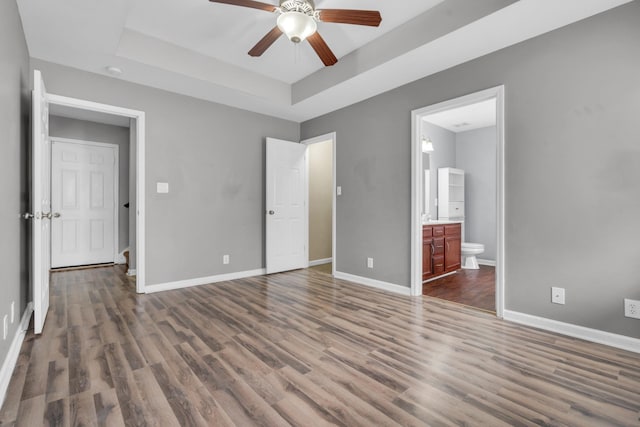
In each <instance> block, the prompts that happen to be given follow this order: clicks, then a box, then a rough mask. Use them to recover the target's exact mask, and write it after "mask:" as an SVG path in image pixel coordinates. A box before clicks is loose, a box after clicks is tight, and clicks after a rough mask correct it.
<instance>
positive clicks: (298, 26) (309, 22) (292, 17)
mask: <svg viewBox="0 0 640 427" xmlns="http://www.w3.org/2000/svg"><path fill="white" fill-rule="evenodd" d="M277 24H278V28H280V31H282V32H283V33H284V34H285V35H286V36H287V37H288V38H289V40H291V41H292V42H294V43H300V42H301V41H304V40H305V39H306V38H307V37H309V36H310V35H312V34H313V33H315V32H316V31H317V29H318V24H317V23H316V20H315V19H314V18H313V16H310V15H307V14H306V13H302V12H297V11H290V12H283V13H282V15H280V16H279V17H278V22H277Z"/></svg>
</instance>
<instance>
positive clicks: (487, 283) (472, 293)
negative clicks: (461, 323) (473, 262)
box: [422, 265, 496, 312]
mask: <svg viewBox="0 0 640 427" xmlns="http://www.w3.org/2000/svg"><path fill="white" fill-rule="evenodd" d="M422 294H423V295H428V296H431V297H435V298H440V299H444V300H447V301H452V302H456V303H459V304H464V305H468V306H471V307H475V308H479V309H482V310H486V311H492V312H495V311H496V269H495V267H489V266H486V265H481V266H480V269H479V270H464V269H460V270H458V271H457V272H456V274H452V275H451V276H447V277H443V278H441V279H437V280H434V281H432V282H428V283H425V284H424V285H423V286H422Z"/></svg>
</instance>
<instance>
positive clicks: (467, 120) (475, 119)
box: [423, 98, 496, 133]
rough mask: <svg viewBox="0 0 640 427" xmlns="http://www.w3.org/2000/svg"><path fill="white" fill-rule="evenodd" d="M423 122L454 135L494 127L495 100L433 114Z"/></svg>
mask: <svg viewBox="0 0 640 427" xmlns="http://www.w3.org/2000/svg"><path fill="white" fill-rule="evenodd" d="M423 120H424V121H425V122H428V123H431V124H434V125H436V126H440V127H441V128H445V129H447V130H449V131H451V132H454V133H460V132H466V131H469V130H474V129H481V128H486V127H489V126H495V125H496V99H495V98H493V99H488V100H486V101H482V102H478V103H476V104H470V105H465V106H464V107H458V108H452V109H451V110H445V111H441V112H439V113H434V114H431V115H428V116H425V117H424V118H423Z"/></svg>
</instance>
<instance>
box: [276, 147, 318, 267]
mask: <svg viewBox="0 0 640 427" xmlns="http://www.w3.org/2000/svg"><path fill="white" fill-rule="evenodd" d="M266 171H267V177H266V178H267V179H266V181H267V187H266V201H267V206H266V207H267V212H266V216H267V219H266V229H267V232H266V252H267V256H266V264H267V273H268V274H270V273H277V272H280V271H288V270H295V269H298V268H306V267H308V266H309V256H308V248H307V239H308V235H309V230H308V229H309V226H308V218H309V215H308V203H307V198H308V196H307V193H308V188H307V146H306V145H303V144H299V143H296V142H290V141H282V140H278V139H273V138H267V165H266Z"/></svg>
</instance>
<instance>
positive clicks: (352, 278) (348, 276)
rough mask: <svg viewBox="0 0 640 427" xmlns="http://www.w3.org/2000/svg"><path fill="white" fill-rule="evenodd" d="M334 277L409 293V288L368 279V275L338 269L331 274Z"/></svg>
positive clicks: (403, 293)
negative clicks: (357, 274)
mask: <svg viewBox="0 0 640 427" xmlns="http://www.w3.org/2000/svg"><path fill="white" fill-rule="evenodd" d="M333 277H335V278H336V279H341V280H348V281H349V282H354V283H358V284H360V285H365V286H369V287H372V288H376V289H382V290H383V291H389V292H393V293H396V294H400V295H407V296H410V295H411V288H408V287H405V286H400V285H396V284H394V283H389V282H383V281H380V280H375V279H370V278H368V277H362V276H355V275H353V274H349V273H342V272H340V271H336V274H335V275H334V276H333Z"/></svg>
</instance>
